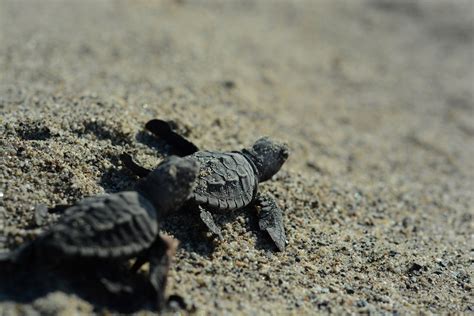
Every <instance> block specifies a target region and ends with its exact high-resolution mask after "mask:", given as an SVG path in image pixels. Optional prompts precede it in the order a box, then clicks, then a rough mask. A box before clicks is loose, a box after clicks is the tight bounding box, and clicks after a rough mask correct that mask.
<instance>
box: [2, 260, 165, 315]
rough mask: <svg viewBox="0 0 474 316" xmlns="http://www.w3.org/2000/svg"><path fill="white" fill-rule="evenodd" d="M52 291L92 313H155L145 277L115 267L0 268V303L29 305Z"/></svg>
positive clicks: (32, 265) (70, 264)
mask: <svg viewBox="0 0 474 316" xmlns="http://www.w3.org/2000/svg"><path fill="white" fill-rule="evenodd" d="M56 291H62V292H64V293H67V294H74V295H77V296H78V297H81V298H82V299H84V300H86V301H88V302H90V303H91V304H92V305H94V306H95V310H96V311H100V310H103V309H106V310H109V311H110V310H112V311H116V312H119V313H133V312H137V311H139V310H149V311H152V310H156V297H155V298H154V297H153V293H154V291H153V289H152V287H151V286H150V283H149V282H148V280H147V279H146V278H145V276H144V275H143V274H137V273H131V272H129V270H128V269H127V268H126V267H125V266H118V265H117V263H115V264H114V263H109V264H103V265H102V266H98V265H97V264H89V263H84V262H77V261H76V262H67V263H64V262H63V263H62V264H60V265H59V264H56V265H52V264H51V265H47V264H44V265H43V264H36V265H35V263H33V262H29V263H28V264H19V265H13V264H10V263H5V262H2V263H1V264H0V302H5V301H10V302H17V303H31V302H33V301H34V300H36V299H37V298H40V297H44V296H46V295H47V294H49V293H52V292H56Z"/></svg>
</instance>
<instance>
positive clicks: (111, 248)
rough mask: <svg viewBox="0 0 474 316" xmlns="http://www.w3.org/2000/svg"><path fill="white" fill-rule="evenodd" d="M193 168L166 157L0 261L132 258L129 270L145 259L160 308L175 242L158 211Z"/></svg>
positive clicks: (181, 192)
mask: <svg viewBox="0 0 474 316" xmlns="http://www.w3.org/2000/svg"><path fill="white" fill-rule="evenodd" d="M198 170H199V167H198V163H197V162H194V161H190V160H187V159H183V158H178V157H174V156H172V157H169V158H167V159H166V160H165V161H164V162H163V163H161V164H160V165H159V166H158V167H157V168H156V169H155V170H153V171H152V172H151V173H149V174H148V175H147V177H146V178H144V179H143V180H142V181H141V182H140V183H139V184H138V186H137V191H125V192H119V193H115V194H110V195H104V196H98V197H92V198H86V199H84V200H81V201H80V202H78V203H77V204H76V205H74V206H71V207H69V208H67V209H66V211H65V214H64V215H63V216H62V217H61V219H60V220H59V221H58V222H57V223H56V224H54V225H53V226H52V227H51V228H50V229H48V230H47V231H45V232H44V233H43V234H41V235H40V236H39V237H38V238H36V239H35V240H33V241H32V242H30V243H28V244H25V245H23V246H21V247H20V248H19V249H17V250H15V251H13V252H10V253H7V254H0V261H3V262H10V263H13V264H22V263H26V264H28V263H30V262H33V261H34V262H45V263H46V262H50V263H51V262H53V263H59V264H68V262H69V263H73V264H76V265H77V264H78V262H89V263H91V262H92V263H97V265H100V263H104V262H105V263H111V264H112V265H116V264H117V263H118V262H124V261H126V260H128V259H131V258H135V257H136V258H137V260H136V262H135V265H134V267H133V268H132V269H134V270H138V269H139V268H140V266H141V265H143V263H145V262H146V261H149V262H150V272H149V280H150V283H151V285H152V286H153V288H154V290H155V291H156V295H157V303H158V307H159V308H160V307H161V306H162V304H163V302H164V288H165V285H166V276H167V271H168V267H169V263H170V259H171V257H170V256H171V255H172V252H173V250H174V249H175V248H176V245H175V243H174V242H173V240H172V239H171V238H170V237H166V236H161V235H160V234H159V230H158V221H157V218H158V210H159V211H160V212H168V211H170V210H172V209H175V208H177V207H179V206H180V205H181V204H182V203H183V202H184V201H186V200H187V199H188V198H189V195H190V193H191V192H192V190H193V188H194V185H195V184H194V183H195V179H196V177H197V173H198Z"/></svg>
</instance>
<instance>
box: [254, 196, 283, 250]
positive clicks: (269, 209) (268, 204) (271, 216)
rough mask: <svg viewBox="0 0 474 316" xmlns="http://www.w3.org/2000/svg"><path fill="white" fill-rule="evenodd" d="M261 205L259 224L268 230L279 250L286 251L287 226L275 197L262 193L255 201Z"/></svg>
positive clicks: (261, 227)
mask: <svg viewBox="0 0 474 316" xmlns="http://www.w3.org/2000/svg"><path fill="white" fill-rule="evenodd" d="M255 204H256V205H257V206H259V207H260V213H259V217H260V219H259V222H258V225H259V227H260V229H261V230H266V231H267V232H268V234H269V235H270V237H271V238H272V240H273V242H274V243H275V245H276V246H277V248H278V250H280V251H284V250H285V246H286V235H285V227H284V226H283V212H282V210H281V209H280V207H278V205H277V203H276V201H275V199H274V198H273V197H271V196H270V195H266V194H265V195H264V194H260V195H259V196H258V197H257V200H256V202H255Z"/></svg>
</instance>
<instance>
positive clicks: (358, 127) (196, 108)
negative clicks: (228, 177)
mask: <svg viewBox="0 0 474 316" xmlns="http://www.w3.org/2000/svg"><path fill="white" fill-rule="evenodd" d="M473 21H474V5H473V3H472V1H470V0H465V1H464V0H458V1H448V0H441V1H429V0H421V1H407V0H403V1H388V0H379V1H338V2H336V1H329V0H327V1H322V0H318V1H312V0H301V1H232V2H231V1H199V2H198V1H186V0H182V1H170V0H168V1H146V0H140V1H91V0H87V1H68V2H66V1H52V0H47V1H25V0H22V1H6V0H3V1H0V43H1V45H0V113H1V133H0V147H1V157H0V166H1V167H0V192H1V194H0V196H1V198H0V203H1V204H0V205H1V207H0V249H2V251H8V250H11V249H14V248H16V247H17V246H18V245H20V244H21V243H22V242H25V241H28V240H32V239H34V238H35V237H36V236H38V234H40V233H41V232H42V231H44V230H46V229H47V228H48V226H49V225H51V224H53V223H55V222H56V221H57V220H58V218H59V216H60V214H54V213H51V214H48V217H47V219H46V221H45V222H44V223H43V224H42V225H40V226H39V227H37V226H35V225H34V218H33V217H34V216H33V214H34V207H35V206H36V205H38V204H46V205H49V206H54V205H58V204H68V203H74V202H75V201H77V200H79V199H81V198H83V197H87V196H92V195H96V194H103V193H112V192H118V191H121V190H126V189H130V188H133V186H134V184H135V182H136V179H135V178H134V177H133V176H132V175H131V174H130V173H128V172H127V171H125V170H123V168H122V166H121V163H120V161H119V159H118V156H119V155H120V154H121V153H122V152H129V153H132V154H133V155H134V156H135V157H136V158H137V160H138V161H139V162H140V163H141V164H143V165H145V166H146V167H150V168H152V167H153V166H155V165H157V164H158V163H159V162H160V161H161V160H162V159H163V157H165V156H166V155H167V154H168V153H169V150H170V149H169V148H168V147H167V146H166V145H165V144H164V143H163V142H160V141H159V140H156V139H154V138H153V137H152V136H151V135H150V134H148V133H146V132H144V128H143V127H144V124H145V123H146V122H147V121H148V120H150V119H152V118H161V119H166V120H172V121H174V122H176V124H177V126H178V129H179V132H180V133H182V134H183V135H185V136H186V137H187V138H189V139H190V140H192V141H193V142H194V143H195V144H196V145H198V146H199V147H200V148H202V149H208V150H219V151H227V150H239V149H241V148H243V147H246V146H249V145H251V144H252V143H253V142H254V141H255V140H256V139H257V138H259V137H260V136H264V135H269V136H271V137H273V138H275V139H278V140H281V141H284V142H286V143H287V144H288V145H289V147H290V149H291V155H290V158H289V160H288V162H287V163H286V164H285V165H284V167H283V168H282V170H281V171H280V172H279V173H278V174H277V175H276V176H274V178H273V179H272V180H271V181H268V182H265V183H263V184H262V185H261V190H262V191H265V192H270V193H272V194H273V195H274V196H275V197H276V198H277V199H278V203H279V205H280V207H281V208H282V209H283V210H284V220H285V227H286V233H287V240H288V245H287V249H286V251H285V252H278V251H276V250H275V247H274V245H272V243H271V242H270V241H269V239H268V236H266V235H265V233H264V232H262V231H260V230H259V229H258V219H257V215H256V214H255V212H253V211H252V210H251V209H249V208H244V209H242V210H238V211H235V212H230V213H222V214H221V213H220V214H217V215H216V219H217V221H218V223H219V224H220V225H221V226H222V228H223V234H224V240H223V241H218V240H212V239H211V238H209V236H207V235H206V234H205V232H203V231H202V230H201V229H198V228H197V227H196V225H193V224H192V223H190V222H189V220H187V219H188V216H183V214H182V213H180V214H176V215H174V216H172V217H170V218H169V220H166V221H165V222H163V223H161V227H162V230H163V232H166V233H168V234H170V235H172V236H174V237H175V238H177V239H178V240H179V241H180V247H179V250H178V252H177V255H176V258H175V261H174V264H173V266H172V270H171V272H170V275H169V286H168V289H167V293H168V294H177V295H180V296H182V297H183V298H184V299H185V300H186V303H187V304H188V306H194V307H193V309H194V311H193V312H195V313H196V314H198V315H223V314H235V315H243V314H247V315H248V314H250V315H265V314H268V315H270V314H272V315H287V314H290V315H309V314H314V313H337V314H341V313H375V314H382V313H390V314H417V313H447V312H453V313H472V312H473V311H474V297H473V294H472V293H473V290H472V286H473V285H472V271H473V270H472V264H473V237H472V236H473V234H474V223H473V215H474V209H473V205H474V193H473V192H474V159H473V157H474V101H473V100H474V98H473V95H474V88H473V83H474V57H473V56H474V54H473V52H474V44H473V39H474V25H473ZM182 212H186V210H182ZM184 215H186V214H184ZM106 311H110V312H114V310H110V309H108V308H107V307H102V306H97V305H95V304H94V303H93V302H91V301H89V300H88V299H85V298H84V297H81V296H78V295H75V294H74V293H70V292H68V291H65V290H55V291H51V292H49V293H44V295H40V296H38V297H34V298H32V299H29V300H23V301H21V300H18V299H16V298H15V297H14V296H12V295H9V293H8V291H6V292H0V315H23V314H29V315H37V314H47V315H69V314H71V313H79V314H90V313H93V312H94V313H105V312H106ZM137 312H141V313H147V312H146V311H145V310H140V309H139V310H137ZM183 313H185V311H183Z"/></svg>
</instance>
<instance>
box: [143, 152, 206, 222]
mask: <svg viewBox="0 0 474 316" xmlns="http://www.w3.org/2000/svg"><path fill="white" fill-rule="evenodd" d="M198 172H199V164H198V163H197V162H196V161H193V160H190V159H185V158H179V157H176V156H170V157H168V158H166V159H165V160H164V161H163V162H162V163H160V164H159V165H158V166H157V167H156V168H155V169H153V171H151V172H150V173H149V174H148V175H147V176H146V178H144V179H143V180H142V181H141V182H140V183H139V184H138V190H139V191H141V192H142V193H144V194H145V195H146V197H147V198H148V199H149V200H150V201H151V202H152V203H153V205H154V206H155V208H156V210H157V212H158V213H159V214H166V213H168V212H170V211H173V210H177V209H178V208H179V207H180V206H181V205H182V204H183V203H184V202H185V201H186V200H187V199H188V197H189V195H190V194H191V191H192V190H193V189H194V186H195V180H196V177H197V175H198Z"/></svg>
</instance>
